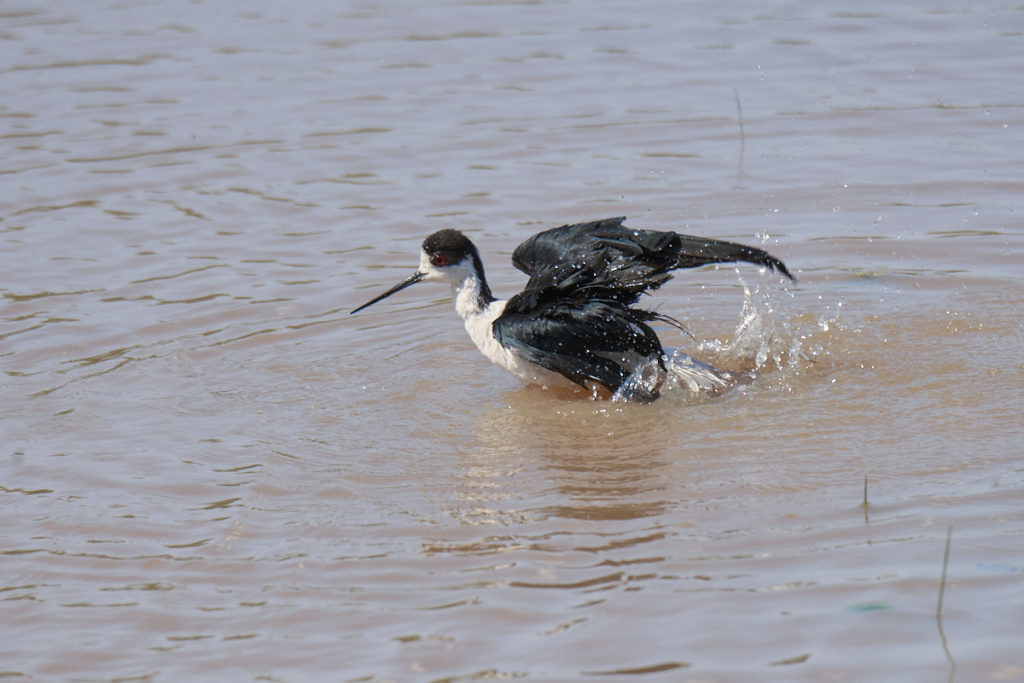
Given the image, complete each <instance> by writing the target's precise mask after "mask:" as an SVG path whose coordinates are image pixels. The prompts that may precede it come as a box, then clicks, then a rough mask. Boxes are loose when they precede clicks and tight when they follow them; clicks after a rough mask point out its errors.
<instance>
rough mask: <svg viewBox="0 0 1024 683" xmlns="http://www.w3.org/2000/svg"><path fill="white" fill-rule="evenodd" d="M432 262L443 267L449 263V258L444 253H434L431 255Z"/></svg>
mask: <svg viewBox="0 0 1024 683" xmlns="http://www.w3.org/2000/svg"><path fill="white" fill-rule="evenodd" d="M430 262H431V263H432V264H434V265H435V266H437V267H438V268H443V267H444V266H445V265H447V264H448V259H447V257H445V255H444V254H434V255H433V256H431V257H430Z"/></svg>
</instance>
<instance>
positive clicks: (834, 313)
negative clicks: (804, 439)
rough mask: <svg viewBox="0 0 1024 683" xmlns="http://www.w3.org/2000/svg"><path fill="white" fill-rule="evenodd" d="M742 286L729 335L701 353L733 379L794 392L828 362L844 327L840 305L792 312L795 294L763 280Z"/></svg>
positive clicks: (708, 344)
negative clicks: (840, 316) (736, 315)
mask: <svg viewBox="0 0 1024 683" xmlns="http://www.w3.org/2000/svg"><path fill="white" fill-rule="evenodd" d="M740 283H741V284H742V285H743V308H742V310H741V312H740V316H739V320H738V322H737V323H736V329H735V330H734V331H733V333H732V335H731V336H730V338H729V339H727V340H725V341H722V340H719V339H709V340H705V341H703V342H701V343H700V344H699V345H698V351H697V354H698V355H699V356H701V357H702V358H706V359H707V360H708V362H710V363H711V364H712V365H714V366H715V367H716V368H721V369H723V370H725V371H727V372H728V373H730V374H731V376H732V378H733V380H734V382H736V383H744V382H753V381H755V380H756V381H758V382H759V383H765V384H768V385H770V386H772V387H774V388H779V389H784V390H788V391H792V390H793V388H794V387H795V385H796V384H798V383H799V382H800V381H801V378H802V377H804V376H805V375H807V374H808V373H810V372H813V371H815V370H816V369H818V368H821V367H823V365H825V363H823V361H825V360H826V359H827V358H828V357H829V356H830V355H831V350H832V346H833V345H834V343H835V340H836V339H837V335H838V334H839V333H840V332H841V331H842V326H841V325H840V322H839V313H838V310H839V306H841V304H837V305H836V307H835V309H834V310H826V311H824V312H822V313H810V312H804V313H791V312H790V311H789V308H790V307H791V304H792V301H793V299H794V293H793V292H792V291H790V290H788V289H779V288H778V287H774V286H767V283H763V282H759V283H758V284H757V285H756V286H755V287H754V288H753V289H751V288H750V287H749V286H748V285H747V283H746V282H745V281H744V280H743V278H742V277H741V278H740Z"/></svg>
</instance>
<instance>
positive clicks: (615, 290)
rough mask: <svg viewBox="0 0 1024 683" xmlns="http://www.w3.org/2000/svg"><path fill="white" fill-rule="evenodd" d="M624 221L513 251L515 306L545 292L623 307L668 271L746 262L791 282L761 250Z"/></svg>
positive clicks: (550, 236) (554, 233)
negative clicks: (517, 283) (521, 280)
mask: <svg viewBox="0 0 1024 683" xmlns="http://www.w3.org/2000/svg"><path fill="white" fill-rule="evenodd" d="M624 220H626V219H625V217H621V216H620V217H618V218H606V219H604V220H600V221H592V222H590V223H577V224H575V225H563V226H562V227H560V228H554V229H552V230H547V231H545V232H541V233H538V234H536V235H534V236H533V237H531V238H530V239H528V240H526V241H525V242H523V243H522V244H520V245H519V246H518V247H516V250H515V253H513V254H512V263H513V265H515V267H516V268H518V269H519V270H521V271H523V272H524V273H526V274H527V275H529V276H530V281H529V282H528V283H527V285H526V289H525V290H524V291H523V292H522V294H521V295H518V296H520V297H522V299H521V300H520V301H518V302H516V304H517V306H520V307H525V309H527V310H528V309H529V308H531V307H532V306H534V305H536V304H537V303H538V301H539V298H543V296H541V295H542V294H543V293H544V292H545V291H546V290H550V288H555V289H556V290H558V291H559V293H560V294H561V295H562V296H569V297H574V298H576V297H581V298H592V297H596V298H610V299H613V300H615V301H618V302H620V303H622V304H623V305H626V306H628V305H631V304H633V303H636V301H637V300H638V299H639V298H640V295H641V294H642V293H643V292H645V291H647V290H648V289H657V288H658V287H660V286H661V285H663V284H664V283H665V282H667V281H668V280H669V279H671V277H672V275H671V271H673V270H675V269H677V268H696V267H698V266H703V265H706V264H709V263H730V262H734V261H746V262H748V263H754V264H757V265H761V266H766V267H768V268H771V269H772V270H777V271H779V272H781V273H782V274H784V275H785V276H786V277H788V278H789V279H791V280H793V279H794V278H793V276H792V275H791V274H790V272H789V269H787V268H786V264H784V263H783V262H782V261H780V260H779V259H777V258H775V257H774V256H772V255H771V254H769V253H768V252H766V251H764V250H763V249H758V248H756V247H749V246H747V245H744V244H737V243H736V242H727V241H724V240H716V239H711V238H707V237H694V236H691V235H681V234H679V233H675V232H660V231H656V230H634V229H631V228H627V227H625V226H623V225H622V222H623V221H624ZM510 303H511V302H510Z"/></svg>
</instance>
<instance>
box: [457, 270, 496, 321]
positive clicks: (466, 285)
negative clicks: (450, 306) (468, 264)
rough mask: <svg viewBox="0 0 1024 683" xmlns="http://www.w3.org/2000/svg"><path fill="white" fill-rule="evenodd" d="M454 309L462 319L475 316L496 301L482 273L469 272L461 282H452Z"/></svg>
mask: <svg viewBox="0 0 1024 683" xmlns="http://www.w3.org/2000/svg"><path fill="white" fill-rule="evenodd" d="M452 299H454V300H455V310H456V312H458V314H459V317H461V318H462V319H463V320H468V319H470V318H473V317H476V316H478V315H480V314H481V313H483V312H484V311H485V310H487V307H488V306H490V305H491V304H492V303H494V302H495V301H496V299H495V298H494V295H493V294H491V288H490V287H488V286H487V280H485V279H484V277H483V275H482V274H479V273H475V272H473V273H469V274H467V275H466V277H465V278H463V279H462V281H461V282H457V283H454V284H452Z"/></svg>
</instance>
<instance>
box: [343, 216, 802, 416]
mask: <svg viewBox="0 0 1024 683" xmlns="http://www.w3.org/2000/svg"><path fill="white" fill-rule="evenodd" d="M625 220H626V218H625V217H624V216H620V217H616V218H605V219H601V220H594V221H589V222H584V223H574V224H569V225H563V226H561V227H557V228H552V229H550V230H545V231H543V232H540V233H537V234H536V235H533V236H532V237H530V238H529V239H527V240H526V241H525V242H523V243H522V244H520V245H519V246H518V247H516V249H515V251H514V252H513V254H512V264H513V265H514V266H515V267H516V268H517V269H519V270H520V271H522V272H523V273H525V274H526V275H527V276H528V277H529V280H528V281H527V283H526V286H525V287H524V288H523V290H522V291H521V292H519V293H517V294H515V295H513V296H512V297H510V298H508V299H498V298H497V297H495V296H494V294H493V293H492V292H491V288H490V287H489V286H488V284H487V278H486V277H485V276H484V264H483V261H482V260H481V258H480V252H479V251H478V250H477V248H476V246H475V245H474V244H473V242H472V241H470V239H469V238H468V237H466V236H465V235H464V234H463V233H462V232H460V231H458V230H455V229H452V228H445V229H443V230H439V231H437V232H435V233H433V234H431V235H429V236H428V237H427V238H426V239H425V240H423V244H422V249H421V251H420V264H419V269H418V270H417V271H416V272H415V273H414V274H413V275H412V276H410V277H409V278H407V279H406V280H404V281H402V282H400V283H398V284H397V285H395V286H394V287H392V288H390V289H388V290H387V291H386V292H384V293H382V294H380V295H379V296H376V297H374V298H373V299H371V300H370V301H368V302H366V303H365V304H363V305H361V306H359V307H358V308H355V309H354V310H352V311H351V313H352V314H355V313H358V312H359V311H362V310H364V309H366V308H368V307H369V306H372V305H373V304H375V303H377V302H379V301H381V300H383V299H386V298H387V297H389V296H391V295H393V294H395V293H397V292H400V291H401V290H403V289H405V288H407V287H411V286H412V285H414V284H417V283H419V282H442V283H448V284H449V285H451V290H452V299H453V300H454V303H455V310H456V312H457V313H458V314H459V316H460V317H461V318H462V320H463V321H464V323H465V328H466V331H467V332H468V333H469V336H470V338H471V339H472V340H473V343H474V344H475V345H476V347H477V348H478V349H479V350H480V351H481V352H482V353H483V355H484V356H486V357H487V358H488V359H489V360H490V361H491V362H492V363H494V364H495V365H498V366H499V367H502V368H504V369H505V370H508V371H509V372H511V373H512V374H513V375H515V376H517V377H518V378H519V379H521V380H523V381H524V382H525V383H527V384H540V385H543V386H558V385H567V386H570V387H582V388H584V389H585V390H587V391H589V392H591V393H592V395H594V396H595V397H602V398H607V397H609V396H610V397H612V398H616V399H622V400H626V401H632V402H638V403H650V402H652V401H654V400H656V399H658V398H659V396H660V395H661V389H662V387H663V384H664V382H665V380H666V378H667V376H668V375H669V372H670V367H669V365H668V362H669V355H668V352H667V351H666V350H665V349H664V348H663V347H662V344H661V341H660V339H659V338H658V335H657V334H656V333H655V331H654V329H652V327H651V325H650V323H654V322H661V323H667V324H670V325H673V326H675V327H679V328H680V329H683V328H682V325H681V324H680V323H679V322H678V321H677V320H675V319H674V318H671V317H670V316H668V315H665V314H663V313H659V312H655V311H651V310H647V309H643V308H639V307H637V306H636V304H637V302H638V301H639V299H640V297H641V295H643V294H645V293H647V292H649V291H653V290H656V289H658V288H660V287H661V286H662V285H664V284H665V283H666V282H668V281H669V280H670V279H671V278H672V271H674V270H676V269H679V268H696V267H699V266H703V265H706V264H711V263H731V262H737V261H743V262H748V263H752V264H755V265H759V266H763V267H766V268H768V269H770V270H772V271H777V272H779V273H781V274H782V275H785V276H786V277H788V278H789V279H790V280H791V281H793V282H795V281H796V278H794V277H793V275H792V274H791V273H790V272H789V269H788V268H787V267H786V265H785V263H783V262H782V261H781V260H779V259H778V258H776V257H774V256H772V255H771V254H769V253H768V252H766V251H764V250H763V249H758V248H756V247H750V246H747V245H744V244H739V243H736V242H728V241H725V240H718V239H712V238H707V237H695V236H692V235H683V234H679V233H676V232H672V231H658V230H640V229H634V228H630V227H627V226H625V225H623V223H624V222H625ZM689 361H690V362H688V363H684V364H683V370H682V372H683V373H684V374H686V373H687V369H688V370H689V374H690V375H692V376H691V377H690V378H689V380H690V383H691V386H693V379H694V378H698V379H700V378H702V379H703V380H704V381H703V382H698V384H703V385H707V386H711V387H720V386H724V385H725V384H726V383H727V380H728V376H727V373H720V372H718V371H716V370H715V369H714V368H713V367H711V366H710V365H706V364H704V363H701V362H700V361H697V360H696V359H689Z"/></svg>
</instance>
